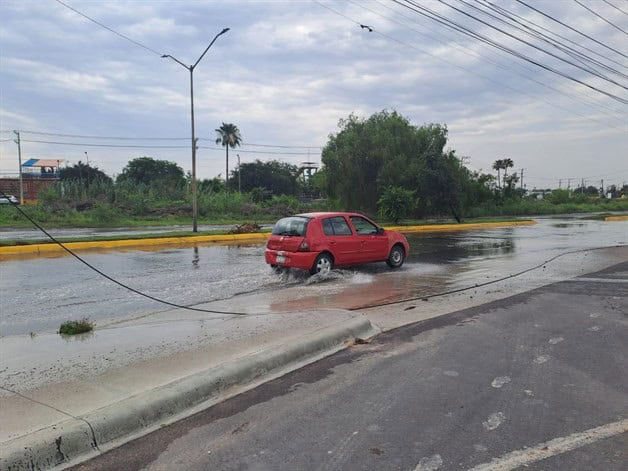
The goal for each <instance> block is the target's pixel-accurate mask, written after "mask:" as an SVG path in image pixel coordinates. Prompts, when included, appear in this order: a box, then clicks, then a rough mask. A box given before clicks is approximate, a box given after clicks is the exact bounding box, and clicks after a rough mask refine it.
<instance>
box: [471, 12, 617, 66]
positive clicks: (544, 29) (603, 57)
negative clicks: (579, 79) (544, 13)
mask: <svg viewBox="0 0 628 471" xmlns="http://www.w3.org/2000/svg"><path fill="white" fill-rule="evenodd" d="M475 1H476V2H477V1H478V0H475ZM480 1H482V2H483V3H486V4H488V5H490V8H491V9H493V10H496V11H499V12H503V13H502V14H504V15H505V16H508V17H510V18H511V19H513V18H512V17H515V18H518V19H519V20H521V21H517V22H518V23H519V24H523V23H522V22H524V23H527V24H530V25H533V26H535V27H536V28H539V29H540V30H543V31H545V32H547V33H549V34H551V35H552V36H555V37H557V38H560V39H562V40H563V41H567V42H568V43H571V44H573V45H574V46H577V47H579V48H581V49H584V50H586V51H588V52H590V53H592V54H595V55H596V56H598V57H600V58H602V59H604V60H607V61H609V62H612V63H613V64H615V65H618V66H620V67H623V68H625V69H628V67H627V66H626V65H624V64H622V63H621V62H617V61H616V60H614V59H612V58H610V57H607V56H605V55H603V54H600V53H599V52H597V51H595V50H594V49H591V48H589V47H587V46H584V45H583V44H579V43H577V42H575V41H572V40H571V39H569V38H567V37H565V36H563V35H561V34H558V33H557V32H555V31H552V30H550V29H548V28H545V27H544V26H542V25H539V24H537V23H535V22H534V21H532V20H530V19H528V18H524V17H523V16H520V15H517V14H516V13H514V12H512V11H510V10H507V9H506V8H504V7H502V6H499V5H496V4H495V3H491V2H490V1H488V0H480ZM513 20H514V19H513ZM515 21H516V20H515ZM526 27H527V28H530V29H532V30H533V31H535V32H538V31H537V30H535V29H534V28H531V27H530V26H526ZM539 34H541V33H539Z"/></svg>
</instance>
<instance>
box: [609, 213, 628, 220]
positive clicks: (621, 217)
mask: <svg viewBox="0 0 628 471" xmlns="http://www.w3.org/2000/svg"><path fill="white" fill-rule="evenodd" d="M604 220H605V221H628V214H627V215H624V216H607V217H605V218H604Z"/></svg>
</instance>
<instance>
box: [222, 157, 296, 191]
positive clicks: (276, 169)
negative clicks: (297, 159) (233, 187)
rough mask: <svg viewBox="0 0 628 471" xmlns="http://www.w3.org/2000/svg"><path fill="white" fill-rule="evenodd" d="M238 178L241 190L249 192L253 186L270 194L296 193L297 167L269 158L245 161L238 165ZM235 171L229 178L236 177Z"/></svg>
mask: <svg viewBox="0 0 628 471" xmlns="http://www.w3.org/2000/svg"><path fill="white" fill-rule="evenodd" d="M239 172H240V179H241V183H242V191H244V192H249V191H251V190H253V189H254V188H264V189H266V190H268V191H269V193H270V194H271V195H295V196H296V195H298V194H299V189H300V188H299V181H298V176H299V169H298V167H297V166H296V165H292V164H288V163H286V162H280V161H278V160H270V161H268V162H262V161H260V160H256V161H255V162H247V163H243V164H242V165H240V169H239ZM236 176H237V173H236V171H233V172H231V178H232V179H233V178H236Z"/></svg>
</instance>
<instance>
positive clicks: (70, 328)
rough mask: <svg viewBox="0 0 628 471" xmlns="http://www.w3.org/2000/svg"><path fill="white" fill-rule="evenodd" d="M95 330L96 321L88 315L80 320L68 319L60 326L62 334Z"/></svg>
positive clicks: (75, 333)
mask: <svg viewBox="0 0 628 471" xmlns="http://www.w3.org/2000/svg"><path fill="white" fill-rule="evenodd" d="M92 330H94V323H93V322H91V321H90V320H89V319H88V318H87V317H83V318H82V319H81V320H78V321H66V322H64V323H62V324H61V327H59V333H60V334H62V335H77V334H84V333H86V332H91V331H92ZM31 336H32V335H31Z"/></svg>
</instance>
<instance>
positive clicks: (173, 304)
mask: <svg viewBox="0 0 628 471" xmlns="http://www.w3.org/2000/svg"><path fill="white" fill-rule="evenodd" d="M0 196H3V197H5V198H7V199H8V195H7V194H6V193H5V192H4V191H3V190H0ZM9 203H10V204H11V205H12V206H13V207H14V208H15V209H16V210H17V211H18V212H19V213H20V214H21V215H22V216H24V217H25V218H26V219H28V221H30V223H31V224H33V225H34V226H35V227H36V228H37V229H39V230H40V231H41V232H43V233H44V234H45V235H46V237H48V238H49V239H50V240H51V241H52V242H53V243H55V244H57V245H58V246H59V247H61V248H62V249H63V250H64V251H65V252H67V253H68V254H69V255H71V256H72V257H74V258H75V259H76V260H78V261H79V262H81V263H82V264H83V265H85V266H87V267H88V268H89V269H90V270H93V271H94V272H96V273H98V274H99V275H100V276H102V277H104V278H106V279H107V280H109V281H111V282H112V283H114V284H116V285H118V286H120V287H121V288H124V289H126V290H128V291H131V292H133V293H135V294H138V295H140V296H143V297H145V298H147V299H150V300H152V301H156V302H158V303H161V304H165V305H166V306H170V307H174V308H178V309H187V310H189V311H197V312H207V313H210V314H224V315H230V316H248V315H250V314H249V313H246V312H233V311H220V310H216V309H203V308H200V307H193V306H186V305H183V304H177V303H172V302H170V301H166V300H164V299H160V298H157V297H156V296H152V295H150V294H147V293H144V292H142V291H140V290H137V289H135V288H133V287H131V286H129V285H127V284H125V283H122V282H121V281H118V280H116V279H115V278H113V277H112V276H110V275H107V274H106V273H105V272H103V271H102V270H99V269H98V268H96V267H95V266H94V265H92V264H91V263H89V262H88V261H87V260H85V259H84V258H82V257H81V256H79V255H78V254H77V253H76V252H74V251H73V250H71V249H69V248H68V247H67V246H66V245H65V244H64V243H63V242H60V241H59V240H57V239H56V238H55V237H54V236H53V235H52V234H50V233H49V232H48V231H46V229H44V228H43V227H42V226H41V225H40V224H39V223H37V222H36V221H35V220H34V219H33V218H31V217H30V216H29V215H28V214H27V213H26V212H25V211H24V210H22V208H20V207H19V205H17V204H15V203H13V202H11V201H10V200H9Z"/></svg>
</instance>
